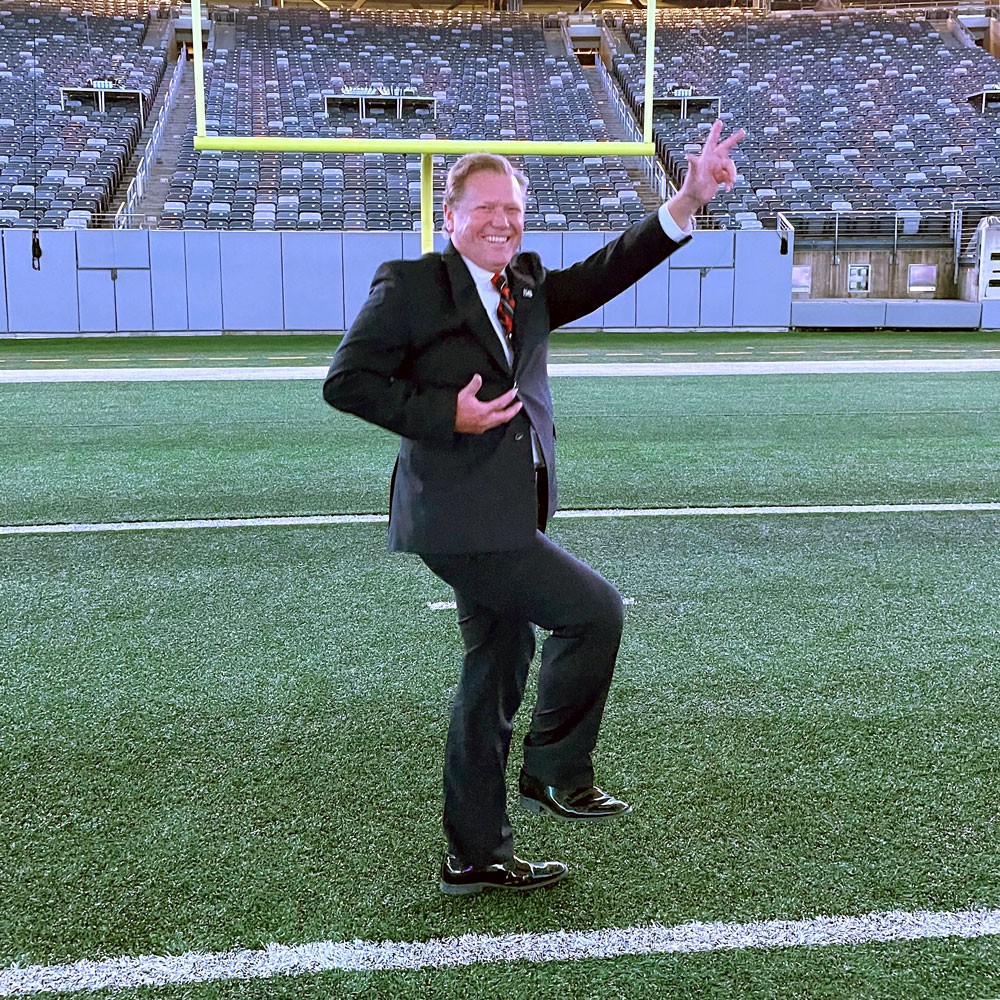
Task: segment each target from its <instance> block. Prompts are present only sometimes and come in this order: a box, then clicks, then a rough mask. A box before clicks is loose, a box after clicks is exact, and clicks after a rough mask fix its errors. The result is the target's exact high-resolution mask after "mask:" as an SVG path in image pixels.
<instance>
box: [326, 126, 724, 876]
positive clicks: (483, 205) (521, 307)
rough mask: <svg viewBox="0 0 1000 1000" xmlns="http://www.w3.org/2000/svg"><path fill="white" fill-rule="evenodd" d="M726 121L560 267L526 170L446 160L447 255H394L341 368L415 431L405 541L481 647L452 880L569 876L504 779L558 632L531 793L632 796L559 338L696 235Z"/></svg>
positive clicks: (360, 405) (460, 695)
mask: <svg viewBox="0 0 1000 1000" xmlns="http://www.w3.org/2000/svg"><path fill="white" fill-rule="evenodd" d="M721 132H722V123H721V121H716V122H715V124H714V125H713V127H712V129H711V131H710V132H709V134H708V138H707V139H706V142H705V145H704V147H703V148H702V151H701V152H700V153H699V154H698V155H697V156H689V157H688V170H687V173H686V175H685V179H684V182H683V185H682V187H681V190H680V191H679V193H678V194H676V195H675V196H674V197H673V198H671V199H670V201H669V202H667V203H666V204H665V205H663V206H661V208H660V210H659V212H658V213H656V214H653V215H650V216H649V217H648V218H647V219H645V220H644V221H643V222H640V223H638V224H637V225H635V226H633V227H632V228H631V229H629V230H628V231H626V232H625V233H623V234H622V235H621V236H620V237H618V239H616V240H615V241H614V242H612V243H611V244H609V245H608V246H607V247H605V248H604V249H603V250H600V251H599V252H598V253H596V254H594V255H593V256H591V257H589V258H587V259H586V260H584V261H582V262H580V263H577V264H574V265H573V266H571V267H569V268H566V269H564V270H559V271H547V270H546V269H545V268H544V267H543V266H542V263H541V261H540V260H539V258H538V256H537V255H536V254H531V253H519V252H518V251H519V248H520V244H521V236H522V232H523V219H524V195H525V190H526V187H527V183H526V180H525V178H524V176H523V175H522V174H521V173H520V172H519V171H517V170H515V169H514V168H513V167H511V165H510V164H509V163H508V162H507V161H506V160H505V159H503V158H502V157H498V156H490V155H487V154H472V155H471V156H466V157H463V158H462V159H461V160H459V161H458V162H457V163H456V164H455V165H454V167H452V169H451V171H449V174H448V180H447V186H446V189H445V196H444V228H445V231H446V232H447V233H448V235H449V236H450V238H451V242H450V245H449V246H448V248H447V249H446V250H445V251H444V252H443V253H431V254H425V255H424V256H423V257H421V258H420V259H419V260H415V261H391V262H388V263H386V264H383V265H382V266H381V267H380V268H379V269H378V271H377V272H376V274H375V277H374V280H373V282H372V287H371V293H370V295H369V298H368V300H367V302H366V303H365V305H364V306H363V307H362V309H361V312H360V313H359V315H358V317H357V319H356V320H355V321H354V324H353V325H352V326H351V329H350V330H349V331H348V333H347V336H346V337H345V338H344V340H343V342H342V343H341V345H340V347H339V349H338V350H337V353H336V355H335V356H334V358H333V363H332V364H331V366H330V372H329V374H328V376H327V379H326V382H325V384H324V389H323V392H324V396H325V398H326V401H327V402H328V403H330V405H331V406H335V407H337V408H338V409H341V410H344V411H346V412H349V413H354V414H357V415H358V416H359V417H362V418H363V419H365V420H368V421H371V422H372V423H374V424H378V425H379V426H380V427H384V428H387V429H388V430H390V431H392V432H394V433H395V434H398V435H400V437H401V438H402V440H401V443H400V450H399V458H398V460H397V462H396V468H395V470H394V472H393V477H392V489H391V499H390V520H389V548H390V550H392V551H403V552H415V553H418V554H419V555H420V556H421V558H422V559H423V561H424V562H425V563H426V564H427V566H428V567H429V568H430V569H431V570H432V571H433V572H434V573H435V574H437V575H438V576H439V577H440V578H441V579H442V580H444V581H445V582H446V583H448V584H449V585H450V586H451V587H452V588H453V589H454V591H455V598H456V602H457V605H458V617H459V624H460V627H461V631H462V639H463V641H464V644H465V658H464V661H463V667H462V674H461V679H460V682H459V685H458V689H457V692H456V695H455V700H454V704H453V707H452V716H451V725H450V728H449V732H448V740H447V746H446V749H445V768H444V829H445V834H446V837H447V840H448V852H447V854H446V855H445V859H444V862H443V864H442V867H441V880H440V888H441V891H442V892H444V893H447V894H451V895H468V894H471V893H476V892H481V891H483V890H484V889H513V890H526V889H535V888H539V887H541V886H547V885H551V884H553V883H554V882H557V881H558V880H559V879H561V878H562V877H563V876H564V875H566V873H567V868H566V865H564V864H562V863H561V862H558V861H549V862H543V863H531V862H526V861H522V860H520V859H519V858H517V857H515V856H514V850H513V839H512V833H511V826H510V820H509V818H508V816H507V810H506V788H505V783H504V775H505V772H506V767H507V757H508V753H509V750H510V742H511V732H512V728H513V721H514V715H515V713H516V711H517V709H518V707H519V705H520V703H521V699H522V696H523V694H524V688H525V683H526V679H527V675H528V667H529V664H530V663H531V660H532V658H533V656H534V653H535V635H534V625H538V626H540V627H542V628H543V629H546V630H548V631H549V632H550V633H551V634H550V636H549V638H547V639H546V640H545V642H544V644H543V647H542V656H541V666H540V668H539V674H538V695H537V700H536V704H535V709H534V712H533V715H532V719H531V726H530V729H529V732H528V735H527V737H526V738H525V741H524V767H523V768H522V770H521V776H520V782H519V787H520V802H521V805H522V806H523V807H525V808H527V809H528V810H530V811H532V812H536V813H541V814H544V815H548V816H553V817H556V818H558V819H561V820H567V821H572V822H579V823H588V822H590V823H592V822H597V821H603V820H607V819H612V818H615V817H618V816H622V815H624V814H626V813H628V812H630V811H631V807H630V806H629V805H627V804H626V803H625V802H622V801H620V800H619V799H617V798H614V797H613V796H611V795H608V794H606V793H605V792H602V791H601V790H600V789H599V788H597V787H595V785H594V771H593V765H592V761H591V753H592V751H593V749H594V746H595V744H596V741H597V733H598V728H599V726H600V722H601V716H602V714H603V711H604V704H605V700H606V698H607V693H608V689H609V687H610V684H611V676H612V672H613V670H614V665H615V658H616V656H617V654H618V647H619V643H620V639H621V629H622V601H621V597H620V595H619V594H618V592H617V591H616V590H615V588H614V587H613V586H612V585H611V584H610V583H608V582H607V581H606V580H605V579H604V578H603V577H602V576H600V574H598V573H597V572H595V571H594V570H593V569H591V568H590V567H589V566H586V565H585V564H584V563H582V562H580V561H579V560H577V559H575V558H574V557H573V556H571V555H569V554H568V553H567V552H565V551H564V550H563V549H561V548H560V547H559V546H558V545H556V544H554V543H553V542H552V541H550V540H549V539H548V538H547V537H546V536H545V534H544V530H545V525H546V522H547V521H548V519H549V518H550V517H551V516H552V514H553V513H554V512H555V509H556V476H555V436H556V430H555V425H554V423H553V414H552V399H551V396H550V394H549V384H548V376H547V373H546V351H547V345H548V335H549V333H550V331H552V330H553V329H556V328H557V327H560V326H564V325H565V324H567V323H569V322H570V321H572V320H574V319H576V318H578V317H580V316H585V315H586V314H588V313H590V312H592V311H593V310H594V309H597V308H598V307H599V306H601V305H602V304H603V303H605V302H607V301H609V300H610V299H612V298H614V297H615V296H616V295H618V294H619V293H620V292H623V291H624V290H625V289H627V288H629V287H630V286H631V285H632V284H634V283H635V282H636V281H638V280H639V278H641V277H642V276H643V275H644V274H646V273H647V272H649V271H650V270H652V269H653V268H654V267H656V265H658V264H659V263H660V262H661V261H663V260H664V259H665V258H666V257H667V256H668V255H669V254H671V253H673V251H675V250H676V249H677V248H678V247H679V246H681V245H682V244H683V243H685V242H687V240H688V239H690V228H691V223H692V218H693V216H694V215H695V213H696V212H698V211H699V210H700V209H701V208H702V207H703V206H704V205H706V204H707V203H708V202H709V201H711V199H712V197H713V196H714V195H715V193H716V191H717V190H718V186H719V184H724V185H725V186H726V187H727V189H728V188H730V187H731V186H732V184H733V182H734V180H735V177H736V170H735V167H734V165H733V162H732V160H731V158H730V152H731V150H732V149H733V147H735V145H736V144H737V143H738V142H739V140H740V139H741V138H742V135H743V133H742V132H738V133H735V134H733V135H731V136H730V137H729V138H728V139H726V140H724V141H720V136H721Z"/></svg>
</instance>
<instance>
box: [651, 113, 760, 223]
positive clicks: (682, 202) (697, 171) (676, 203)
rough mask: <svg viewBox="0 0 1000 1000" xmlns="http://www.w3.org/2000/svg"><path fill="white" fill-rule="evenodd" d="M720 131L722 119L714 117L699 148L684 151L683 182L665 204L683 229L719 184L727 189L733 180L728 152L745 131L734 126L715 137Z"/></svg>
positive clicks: (733, 169) (733, 147)
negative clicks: (687, 151) (685, 152)
mask: <svg viewBox="0 0 1000 1000" xmlns="http://www.w3.org/2000/svg"><path fill="white" fill-rule="evenodd" d="M721 135H722V119H721V118H716V119H715V122H714V123H713V124H712V128H711V130H710V131H709V133H708V136H707V137H706V139H705V145H704V146H702V147H701V152H700V153H697V154H694V153H688V154H687V156H686V157H685V159H686V160H687V164H688V169H687V173H686V174H685V175H684V183H683V184H682V185H681V189H680V191H679V192H678V193H677V194H676V195H674V197H673V198H671V200H670V202H669V204H668V208H669V209H670V214H671V215H672V216H673V217H674V221H675V222H676V223H677V224H678V225H679V226H680V227H681V228H682V229H686V228H687V225H688V223H689V222H690V220H691V216H693V215H695V214H696V213H697V212H699V211H700V210H701V209H702V208H704V207H705V206H706V205H707V204H708V203H709V202H710V201H711V200H712V199H713V198H714V197H715V195H716V192H717V191H718V190H719V185H720V184H723V185H725V188H726V190H727V191H731V190H732V188H733V184H734V183H735V182H736V164H734V163H733V160H732V157H731V155H730V154H731V153H732V151H733V150H734V149H735V148H736V146H737V145H738V144H739V142H740V140H741V139H742V138H743V137H744V136H745V135H746V132H744V131H743V129H738V130H737V131H736V132H734V133H733V134H732V135H731V136H729V138H727V139H723V140H722V141H721V142H720V141H719V136H721Z"/></svg>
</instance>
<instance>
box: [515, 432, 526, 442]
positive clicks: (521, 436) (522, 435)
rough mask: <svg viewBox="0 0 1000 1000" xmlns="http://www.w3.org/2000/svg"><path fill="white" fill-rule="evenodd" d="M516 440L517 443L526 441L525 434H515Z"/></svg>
mask: <svg viewBox="0 0 1000 1000" xmlns="http://www.w3.org/2000/svg"><path fill="white" fill-rule="evenodd" d="M514 440H515V441H523V440H524V434H523V433H519V434H515V435H514Z"/></svg>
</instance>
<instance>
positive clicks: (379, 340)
mask: <svg viewBox="0 0 1000 1000" xmlns="http://www.w3.org/2000/svg"><path fill="white" fill-rule="evenodd" d="M680 245H681V244H678V243H674V242H673V241H672V240H671V239H669V238H668V237H667V235H666V234H665V233H664V232H663V227H662V226H661V225H660V222H659V219H658V218H657V217H656V216H655V215H652V216H649V217H648V218H647V219H645V220H643V221H642V222H640V223H638V224H637V225H635V226H633V227H632V228H631V229H629V230H627V231H626V232H624V233H623V234H622V235H621V236H620V237H619V238H618V239H616V240H614V241H613V242H612V243H609V244H608V245H607V246H606V247H604V248H603V249H601V250H599V251H598V252H597V253H595V254H593V255H591V256H590V257H588V258H587V259H586V260H583V261H580V262H579V263H577V264H574V265H572V266H571V267H568V268H565V269H563V270H558V271H547V270H545V268H544V267H543V266H542V263H541V260H540V259H539V257H538V255H537V254H534V253H520V254H518V255H517V256H515V258H514V259H513V261H511V264H510V266H509V268H508V274H509V277H510V284H511V289H512V291H513V293H514V297H515V302H516V307H515V312H514V363H513V367H512V368H511V367H509V366H508V364H507V361H506V358H505V356H504V353H503V349H502V348H501V346H500V342H499V339H498V338H497V334H496V332H495V330H494V328H493V326H492V324H491V323H490V320H489V318H488V317H487V315H486V311H485V310H484V309H483V305H482V301H481V300H480V298H479V294H478V292H477V291H476V286H475V283H474V282H473V280H472V276H471V274H470V273H469V269H468V268H467V267H466V265H465V262H464V261H463V260H462V258H461V256H460V255H459V254H458V252H457V251H456V250H455V248H454V247H453V246H451V245H450V244H449V245H448V247H447V249H446V250H445V251H444V252H443V253H430V254H425V255H424V256H423V257H421V258H420V259H419V260H413V261H404V260H396V261H389V262H387V263H385V264H382V265H381V266H380V267H379V269H378V271H376V273H375V277H374V279H373V281H372V287H371V293H370V294H369V297H368V300H367V301H366V302H365V304H364V306H363V307H362V309H361V312H360V313H359V314H358V317H357V319H355V321H354V323H353V324H352V326H351V328H350V330H349V331H348V332H347V335H346V336H345V337H344V339H343V341H342V342H341V345H340V347H339V348H338V350H337V352H336V354H335V355H334V358H333V362H332V364H331V365H330V371H329V374H328V375H327V378H326V382H325V383H324V386H323V395H324V397H325V399H326V401H327V402H328V403H329V404H330V405H331V406H334V407H336V408H337V409H339V410H344V411H346V412H348V413H353V414H356V415H357V416H359V417H362V418H363V419H364V420H368V421H370V422H371V423H374V424H378V425H379V426H380V427H385V428H386V429H387V430H390V431H392V432H393V433H395V434H398V435H399V436H400V437H401V438H402V441H401V444H400V449H399V457H398V459H397V462H396V468H395V470H394V471H393V478H392V489H391V497H390V517H389V548H390V549H391V550H394V551H403V552H426V553H462V552H496V551H507V550H510V549H516V548H521V547H523V546H526V545H528V544H529V543H530V541H531V540H532V538H533V537H534V533H535V530H536V524H537V510H536V506H537V494H536V487H535V472H534V462H533V460H532V451H531V438H530V429H531V428H532V427H533V428H534V429H535V433H536V434H537V437H538V442H539V445H540V446H541V450H542V454H543V456H544V460H545V466H546V470H547V475H548V497H549V510H548V515H549V516H551V515H552V514H553V513H554V512H555V509H556V499H557V486H556V477H555V468H556V462H555V434H556V431H555V424H554V421H553V415H552V397H551V395H550V393H549V380H548V374H547V370H546V356H547V350H548V336H549V333H550V332H551V331H552V330H554V329H556V328H557V327H560V326H564V325H565V324H566V323H569V322H571V321H572V320H574V319H577V318H579V317H580V316H585V315H587V313H590V312H592V311H593V310H595V309H597V308H598V307H599V306H601V305H603V304H604V303H605V302H607V301H609V300H610V299H612V298H614V297H615V296H616V295H618V294H619V293H620V292H623V291H624V290H625V289H626V288H628V287H630V286H631V285H633V284H634V283H635V282H636V281H638V280H639V278H641V277H642V276H643V275H644V274H646V273H647V272H648V271H650V270H652V269H653V268H654V267H656V265H657V264H659V263H661V262H662V261H663V260H664V259H665V258H666V257H667V256H669V254H671V253H672V252H673V251H674V250H675V249H677V247H678V246H680ZM477 372H478V373H479V374H480V375H481V376H482V379H483V387H482V389H481V390H480V392H479V398H480V399H482V400H489V399H495V398H496V397H497V396H500V395H502V394H503V393H504V392H506V391H507V390H508V389H510V388H511V387H512V386H513V385H514V383H515V382H516V383H517V385H518V399H520V400H521V402H522V404H523V407H522V409H521V412H520V413H518V415H517V416H516V417H514V419H513V420H511V421H510V422H509V423H507V424H504V425H502V426H500V427H495V428H493V429H492V430H490V431H487V432H486V433H485V434H482V435H475V434H458V433H456V431H455V406H456V397H457V396H458V392H459V390H461V389H462V388H464V387H465V386H466V385H467V384H468V383H469V380H470V379H471V378H472V376H473V375H475V374H476V373H477Z"/></svg>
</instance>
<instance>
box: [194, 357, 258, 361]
mask: <svg viewBox="0 0 1000 1000" xmlns="http://www.w3.org/2000/svg"><path fill="white" fill-rule="evenodd" d="M205 360H206V361H249V360H250V359H249V358H248V357H247V358H205Z"/></svg>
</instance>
